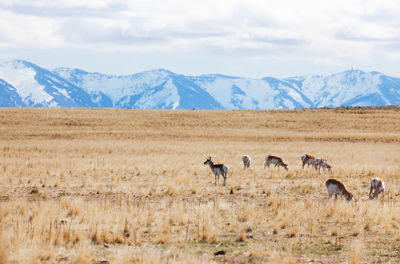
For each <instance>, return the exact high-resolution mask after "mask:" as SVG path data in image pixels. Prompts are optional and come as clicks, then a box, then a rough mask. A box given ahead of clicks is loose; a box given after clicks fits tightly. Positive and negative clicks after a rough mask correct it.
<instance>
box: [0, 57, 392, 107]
mask: <svg viewBox="0 0 400 264" xmlns="http://www.w3.org/2000/svg"><path fill="white" fill-rule="evenodd" d="M369 105H371V106H378V105H379V106H380V105H400V78H394V77H389V76H387V75H384V74H381V73H378V72H363V71H360V70H348V71H345V72H341V73H336V74H332V75H329V76H318V75H309V76H302V77H290V78H285V79H277V78H273V77H266V78H262V79H254V78H243V77H231V76H225V75H219V74H214V75H200V76H184V75H180V74H176V73H173V72H170V71H168V70H164V69H158V70H151V71H146V72H141V73H137V74H132V75H123V76H116V75H107V74H102V73H91V72H86V71H83V70H80V69H70V68H65V67H62V68H57V69H54V70H47V69H44V68H41V67H39V66H37V65H35V64H33V63H30V62H27V61H21V60H11V61H5V62H2V63H0V106H3V107H9V106H15V107H20V106H31V107H32V106H33V107H37V106H39V107H113V108H140V109H192V108H197V109H293V108H314V107H337V106H369Z"/></svg>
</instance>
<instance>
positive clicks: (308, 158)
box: [301, 154, 315, 169]
mask: <svg viewBox="0 0 400 264" xmlns="http://www.w3.org/2000/svg"><path fill="white" fill-rule="evenodd" d="M301 161H302V162H303V165H302V166H301V167H302V168H303V169H304V165H306V164H307V167H310V165H311V166H314V162H315V157H314V156H311V155H308V154H304V155H303V156H301Z"/></svg>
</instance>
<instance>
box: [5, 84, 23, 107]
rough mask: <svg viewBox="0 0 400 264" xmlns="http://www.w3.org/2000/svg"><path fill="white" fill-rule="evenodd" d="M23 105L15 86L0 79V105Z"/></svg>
mask: <svg viewBox="0 0 400 264" xmlns="http://www.w3.org/2000/svg"><path fill="white" fill-rule="evenodd" d="M23 105H24V104H23V102H22V100H21V97H20V96H19V94H18V93H17V90H16V89H15V87H13V86H12V85H10V84H8V83H6V82H5V81H4V80H2V79H0V107H20V106H23Z"/></svg>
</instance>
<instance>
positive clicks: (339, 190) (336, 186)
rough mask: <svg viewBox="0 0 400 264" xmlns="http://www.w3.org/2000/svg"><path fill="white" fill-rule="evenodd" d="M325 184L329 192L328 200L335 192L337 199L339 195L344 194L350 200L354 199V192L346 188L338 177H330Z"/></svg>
mask: <svg viewBox="0 0 400 264" xmlns="http://www.w3.org/2000/svg"><path fill="white" fill-rule="evenodd" d="M325 184H326V188H327V189H328V193H329V198H328V201H329V199H330V198H331V197H332V195H333V194H335V200H336V199H337V196H338V195H340V196H341V197H343V196H344V197H345V198H346V200H347V201H348V202H350V201H351V200H353V194H352V193H351V192H349V191H348V190H347V189H346V186H345V185H344V184H343V183H342V182H340V181H338V180H336V179H329V180H327V181H326V182H325Z"/></svg>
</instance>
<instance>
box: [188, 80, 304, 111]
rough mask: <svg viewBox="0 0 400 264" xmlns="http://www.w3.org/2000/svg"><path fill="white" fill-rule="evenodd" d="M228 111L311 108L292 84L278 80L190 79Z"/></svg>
mask: <svg viewBox="0 0 400 264" xmlns="http://www.w3.org/2000/svg"><path fill="white" fill-rule="evenodd" d="M190 78H191V79H192V80H193V81H194V82H195V83H196V84H198V85H199V86H201V87H203V88H204V89H205V90H207V91H208V92H209V93H210V94H211V95H212V96H213V97H215V99H216V100H217V101H218V102H220V103H221V105H222V106H223V107H224V108H226V109H277V108H303V107H311V106H312V104H311V102H310V101H309V100H308V99H307V98H305V97H304V96H303V95H302V94H301V92H300V91H298V90H297V89H296V88H294V87H293V85H292V84H291V83H287V82H283V81H280V80H278V79H275V78H264V79H250V78H239V77H230V76H224V75H201V76H198V77H190Z"/></svg>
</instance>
